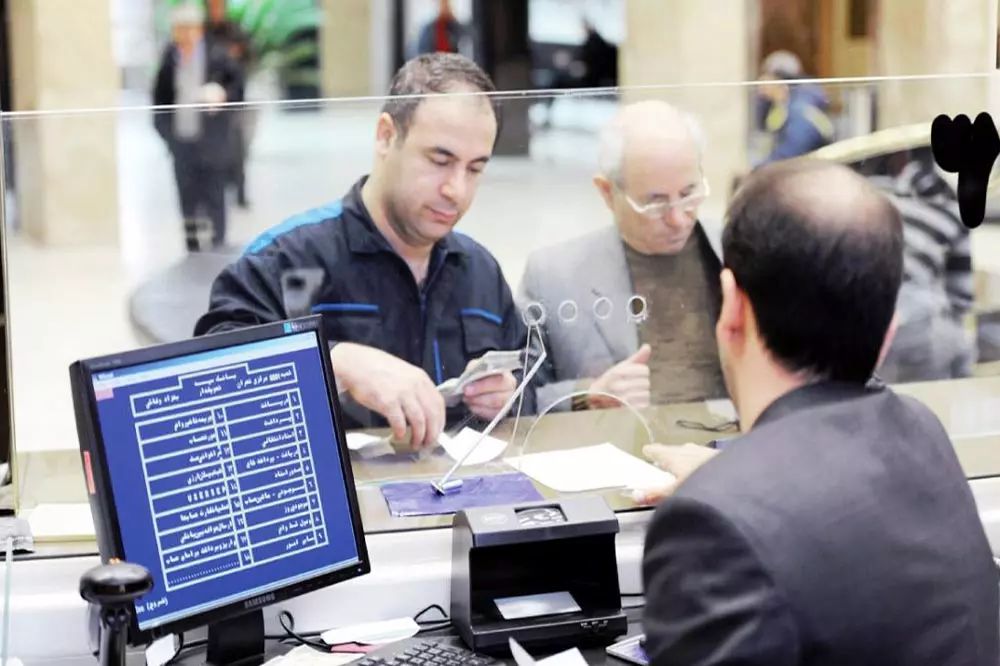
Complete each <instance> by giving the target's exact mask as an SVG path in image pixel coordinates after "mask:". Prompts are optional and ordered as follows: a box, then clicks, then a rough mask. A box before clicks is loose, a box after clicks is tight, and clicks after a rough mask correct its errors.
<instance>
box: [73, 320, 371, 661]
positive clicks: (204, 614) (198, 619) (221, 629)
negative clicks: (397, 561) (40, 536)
mask: <svg viewBox="0 0 1000 666" xmlns="http://www.w3.org/2000/svg"><path fill="white" fill-rule="evenodd" d="M70 378H71V385H72V389H73V400H74V406H75V410H76V421H77V429H78V433H79V438H80V449H81V455H82V461H83V467H84V474H85V481H86V484H87V490H88V493H89V496H90V500H91V509H92V512H93V515H94V524H95V526H96V531H97V538H98V546H99V549H100V552H101V557H102V559H103V560H104V561H105V562H107V561H109V560H113V559H115V558H117V559H121V560H125V561H128V562H133V563H136V564H141V565H143V566H145V567H146V568H147V569H149V571H150V572H151V573H152V575H153V581H154V585H153V590H152V592H150V593H149V594H147V595H145V596H144V597H142V598H140V599H139V600H137V601H136V602H135V604H134V610H135V612H134V613H133V614H132V615H133V620H132V626H131V627H130V632H129V638H130V642H131V643H132V644H141V643H146V642H148V641H149V640H152V639H155V638H157V637H159V636H162V635H166V634H170V633H176V632H180V631H185V630H187V629H191V628H194V627H198V626H202V625H206V624H207V625H209V645H210V647H211V646H216V654H215V655H214V658H212V657H213V655H210V660H211V661H213V662H214V661H217V660H219V659H221V660H224V661H226V662H227V663H228V662H235V661H239V660H240V659H242V658H244V657H252V656H254V655H252V654H233V652H256V651H257V650H258V649H259V650H260V651H261V652H262V651H263V614H262V612H261V610H260V608H261V607H262V606H264V605H267V604H271V603H274V602H277V601H281V600H283V599H286V598H288V597H292V596H295V595H299V594H302V593H305V592H308V591H311V590H315V589H317V588H320V587H324V586H327V585H330V584H332V583H336V582H338V581H341V580H345V579H348V578H353V577H355V576H359V575H362V574H365V573H367V572H368V571H369V570H370V565H369V561H368V553H367V550H366V548H365V541H364V532H363V529H362V525H361V519H360V514H359V510H358V499H357V493H356V491H355V487H354V478H353V475H352V472H351V465H350V460H349V456H348V453H347V447H346V442H345V439H344V435H343V431H342V429H341V427H340V423H341V416H340V407H339V404H338V401H337V393H336V389H335V386H336V384H335V381H334V377H333V371H332V368H331V367H330V362H329V352H328V347H327V342H326V340H325V338H324V335H323V331H322V326H321V323H320V318H319V317H306V318H303V319H295V320H290V321H286V322H280V323H276V324H267V325H263V326H255V327H251V328H244V329H240V330H235V331H230V332H226V333H220V334H216V335H210V336H205V337H202V338H195V339H192V340H186V341H183V342H178V343H170V344H164V345H159V346H154V347H149V348H146V349H140V350H136V351H130V352H125V353H121V354H114V355H110V356H103V357H100V358H92V359H88V360H83V361H78V362H76V363H74V364H73V365H72V366H70ZM248 614H249V615H248ZM227 623H228V624H227ZM248 632H249V633H250V634H252V636H250V637H249V638H251V639H252V640H250V641H248V640H247V639H248V636H247V633H248ZM227 634H229V635H230V636H227ZM257 634H259V636H258V635H257ZM230 639H231V640H230ZM239 644H242V645H243V646H242V647H239ZM248 645H249V647H248ZM220 646H221V647H220ZM220 653H222V654H220Z"/></svg>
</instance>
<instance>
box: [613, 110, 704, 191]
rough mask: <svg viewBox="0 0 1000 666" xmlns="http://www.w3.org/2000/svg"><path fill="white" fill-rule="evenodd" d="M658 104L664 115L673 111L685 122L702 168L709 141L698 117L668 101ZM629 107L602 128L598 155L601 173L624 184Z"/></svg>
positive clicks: (699, 165) (699, 166) (620, 111)
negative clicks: (626, 117) (627, 110)
mask: <svg viewBox="0 0 1000 666" xmlns="http://www.w3.org/2000/svg"><path fill="white" fill-rule="evenodd" d="M657 104H660V105H662V107H663V115H664V117H667V116H669V115H670V114H671V113H673V114H676V115H677V116H678V118H679V119H680V121H681V122H682V123H683V124H684V127H685V128H686V129H687V133H688V135H689V136H690V137H691V140H692V141H694V145H695V148H696V149H697V151H698V168H699V169H701V168H702V163H703V160H704V156H705V148H706V146H707V141H706V138H705V132H704V130H703V129H702V127H701V123H700V122H698V118H697V117H696V116H695V115H694V114H692V113H689V112H688V111H684V110H682V109H678V108H677V107H675V106H673V105H671V104H668V103H666V102H657ZM627 108H628V107H625V108H624V109H621V110H619V111H618V113H617V114H616V115H615V118H614V119H613V120H612V121H611V122H609V123H608V124H607V125H605V127H604V129H603V130H601V135H600V147H599V150H598V157H597V164H598V169H599V170H600V173H601V174H602V175H603V176H604V177H605V178H607V179H608V180H610V181H612V182H614V183H617V184H618V185H622V182H621V178H622V164H623V162H624V160H625V130H626V127H625V117H624V111H625V110H626V109H627Z"/></svg>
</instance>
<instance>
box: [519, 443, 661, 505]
mask: <svg viewBox="0 0 1000 666" xmlns="http://www.w3.org/2000/svg"><path fill="white" fill-rule="evenodd" d="M504 462H506V463H507V464H509V465H511V466H512V467H513V468H514V469H517V470H520V471H521V472H522V473H524V474H527V475H528V476H530V477H531V478H533V479H534V480H535V481H538V482H539V483H542V484H544V485H546V486H548V487H549V488H552V489H553V490H558V491H559V492H563V493H575V492H584V491H588V490H598V489H601V488H659V487H662V486H665V485H667V484H668V483H673V482H674V481H675V480H676V477H674V475H673V474H670V473H668V472H664V471H663V470H662V469H659V468H657V467H654V466H653V465H651V464H650V463H648V462H646V461H645V460H641V459H639V458H636V457H635V456H633V455H630V454H628V453H626V452H624V451H622V450H621V449H619V448H618V447H617V446H615V445H614V444H608V443H604V444H595V445H593V446H583V447H580V448H576V449H564V450H560V451H543V452H540V453H529V454H527V455H524V456H517V457H512V458H505V459H504Z"/></svg>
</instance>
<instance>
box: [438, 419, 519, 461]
mask: <svg viewBox="0 0 1000 666" xmlns="http://www.w3.org/2000/svg"><path fill="white" fill-rule="evenodd" d="M482 434H483V433H481V432H479V431H478V430H476V429H474V428H463V429H462V431H461V432H460V433H458V434H457V435H455V436H454V437H449V436H448V435H446V434H445V433H441V436H440V437H438V442H440V444H441V446H442V447H443V448H444V450H445V452H446V453H447V454H448V455H449V456H451V459H452V460H460V459H461V458H462V456H464V455H465V454H466V453H468V451H469V449H471V448H472V447H474V446H476V442H479V438H480V437H481V436H482ZM506 448H507V442H505V441H503V440H502V439H497V438H496V437H486V439H484V440H483V441H482V442H479V446H476V448H475V450H474V451H473V452H472V453H471V454H469V457H468V458H466V459H465V462H464V463H462V466H463V467H465V466H466V465H482V464H483V463H487V462H489V461H491V460H493V459H494V458H496V457H497V456H499V455H500V454H501V453H503V452H504V449H506Z"/></svg>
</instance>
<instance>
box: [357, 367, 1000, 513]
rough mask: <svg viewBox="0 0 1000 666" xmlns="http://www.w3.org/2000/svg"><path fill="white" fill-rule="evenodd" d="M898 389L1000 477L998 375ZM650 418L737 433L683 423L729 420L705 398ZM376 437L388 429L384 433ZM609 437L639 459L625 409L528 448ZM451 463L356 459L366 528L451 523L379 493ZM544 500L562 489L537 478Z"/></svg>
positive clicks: (470, 470)
mask: <svg viewBox="0 0 1000 666" xmlns="http://www.w3.org/2000/svg"><path fill="white" fill-rule="evenodd" d="M893 388H894V390H896V391H897V392H899V393H901V394H907V395H911V396H913V397H915V398H917V399H919V400H921V401H922V402H924V403H925V404H927V405H928V406H929V407H930V408H931V409H932V410H933V411H934V412H935V414H937V416H938V418H940V419H941V421H942V422H943V423H944V426H945V429H947V430H948V432H949V433H950V434H951V435H952V439H953V441H954V443H955V449H956V451H957V453H958V458H959V462H960V463H961V464H962V467H963V469H964V470H965V473H966V475H967V476H968V477H969V478H970V479H971V478H983V477H988V476H997V475H1000V377H987V378H973V379H963V380H953V381H947V382H945V381H940V382H925V383H913V384H902V385H897V386H894V387H893ZM642 414H643V416H644V417H645V418H646V419H647V420H648V422H649V426H650V429H651V430H652V432H653V438H654V440H655V441H657V442H661V443H664V444H683V443H685V442H692V443H695V444H706V443H708V442H710V441H711V440H713V439H719V438H724V437H732V436H734V435H736V434H738V433H736V432H735V430H730V431H728V432H723V433H719V432H713V431H708V430H702V429H696V428H692V427H684V426H682V425H679V423H701V424H710V425H716V424H719V423H721V422H723V421H724V420H725V419H724V418H723V417H720V416H719V415H717V414H713V413H712V412H711V411H710V410H709V407H708V405H707V404H706V403H705V402H696V403H685V404H677V405H662V406H655V407H650V408H648V409H646V410H643V412H642ZM532 422H533V419H530V418H522V420H521V424H520V425H519V427H518V433H517V437H516V440H515V447H516V448H515V449H513V450H510V451H507V452H505V455H517V454H518V453H520V450H519V449H520V447H521V446H522V444H521V443H522V441H523V438H524V434H525V433H526V432H527V431H528V428H530V427H531V424H532ZM511 428H512V423H511V422H510V421H508V422H505V423H503V424H501V425H500V426H499V427H498V428H497V433H496V435H497V436H498V437H500V438H503V439H506V438H509V437H510V434H511ZM379 434H384V432H383V433H379ZM602 442H611V443H612V444H614V445H615V446H618V447H619V448H621V449H623V450H625V451H626V452H628V453H631V454H633V455H636V456H638V457H640V458H641V457H642V447H643V445H645V444H646V443H647V442H648V439H647V434H646V431H645V429H644V428H643V426H642V425H641V424H640V423H639V421H638V419H636V417H635V415H634V414H632V413H631V412H630V411H628V410H626V409H605V410H594V411H585V412H560V413H552V414H549V415H547V416H545V417H544V418H543V419H542V421H541V422H540V423H538V425H537V427H536V428H535V430H534V432H533V433H532V435H531V439H530V441H529V442H528V444H527V447H528V449H527V451H528V452H536V451H552V450H560V449H569V448H574V447H577V446H584V445H589V444H599V443H602ZM451 463H452V460H451V459H450V458H448V457H447V456H446V455H445V454H444V452H443V451H441V450H440V449H438V450H436V451H435V452H433V453H431V454H426V455H424V456H423V457H422V458H417V457H415V456H412V455H391V456H383V457H380V458H373V459H370V460H361V459H360V458H359V457H357V456H356V455H355V456H354V457H353V458H352V464H353V468H354V474H355V480H356V483H357V486H358V497H359V501H360V504H361V510H362V518H363V520H364V524H365V529H366V531H368V532H380V531H396V530H410V529H420V528H429V527H446V526H448V525H450V524H451V520H452V518H451V516H450V515H446V516H420V517H394V516H392V515H390V513H389V510H388V507H387V505H386V503H385V500H384V499H383V497H382V493H381V485H382V484H383V483H385V482H386V481H398V480H416V479H427V480H437V479H438V478H440V477H441V476H442V475H443V474H444V473H445V472H446V471H447V470H448V468H449V467H450V466H451ZM511 469H512V468H511V467H510V466H509V465H507V464H506V463H504V462H502V461H500V460H496V461H493V462H490V463H487V464H484V465H474V466H468V467H464V468H462V469H461V470H460V472H459V474H458V475H459V476H475V475H481V474H499V473H503V472H509V471H511ZM535 485H536V487H537V488H538V490H539V492H540V493H541V494H542V495H543V496H544V497H546V498H554V497H558V496H559V495H560V493H558V492H557V491H555V490H553V489H552V488H549V487H547V486H544V485H542V484H539V483H536V484H535ZM600 494H601V495H602V496H603V497H604V499H605V500H606V501H607V502H608V505H609V506H611V508H612V509H614V510H615V511H619V512H620V511H636V510H644V509H645V508H646V507H642V506H639V505H636V504H635V502H633V501H632V499H631V497H630V496H629V495H628V493H627V491H623V490H620V489H615V490H606V491H603V492H600Z"/></svg>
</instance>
